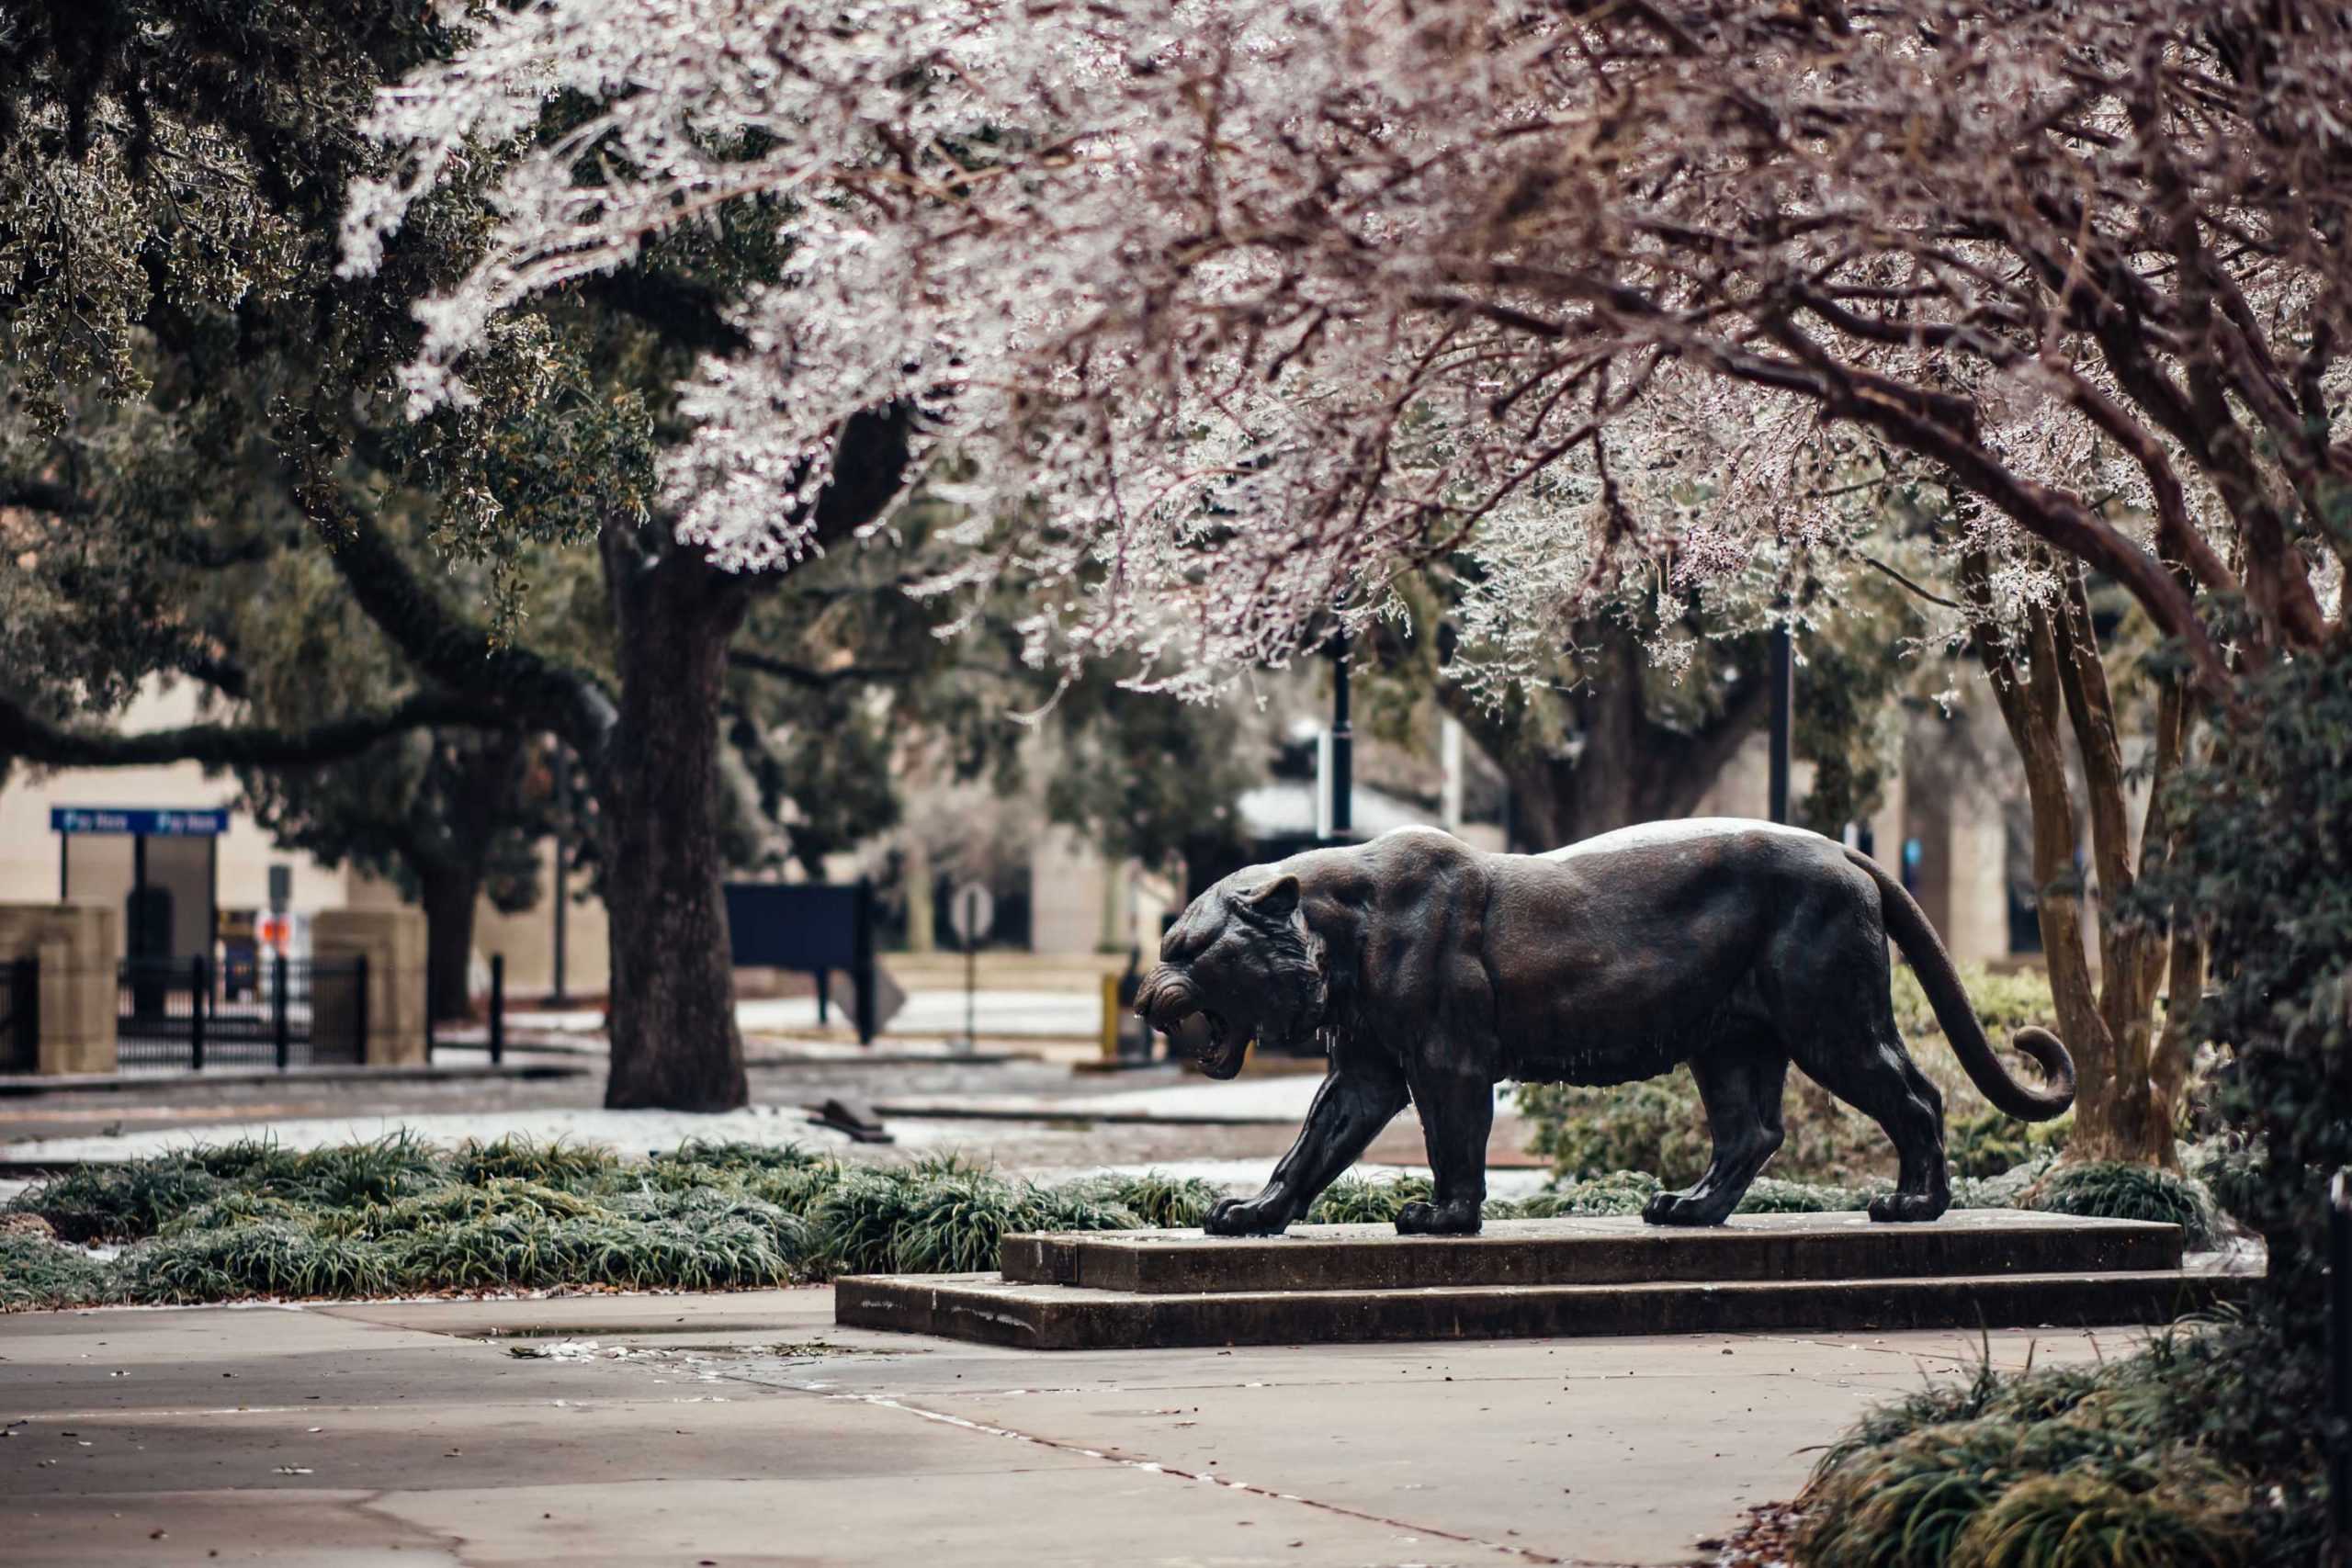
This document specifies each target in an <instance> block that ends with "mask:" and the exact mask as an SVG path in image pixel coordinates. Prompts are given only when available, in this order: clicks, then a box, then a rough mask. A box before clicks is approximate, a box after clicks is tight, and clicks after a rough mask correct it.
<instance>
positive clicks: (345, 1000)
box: [115, 955, 368, 1072]
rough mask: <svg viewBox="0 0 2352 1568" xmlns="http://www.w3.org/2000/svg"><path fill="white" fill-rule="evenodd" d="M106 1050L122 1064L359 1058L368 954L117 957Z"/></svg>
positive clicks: (363, 1052)
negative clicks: (217, 959)
mask: <svg viewBox="0 0 2352 1568" xmlns="http://www.w3.org/2000/svg"><path fill="white" fill-rule="evenodd" d="M117 990H118V992H119V997H120V1000H119V1005H118V1008H117V1012H116V1021H115V1056H116V1060H117V1061H118V1062H119V1064H120V1066H122V1067H123V1068H124V1069H125V1070H135V1069H140V1068H147V1069H153V1068H179V1069H183V1070H188V1071H198V1072H200V1071H202V1070H203V1069H204V1068H206V1067H225V1066H240V1067H271V1066H274V1067H278V1068H285V1067H292V1066H324V1065H331V1064H339V1063H350V1064H356V1063H359V1062H362V1061H364V1060H365V1059H366V1057H367V1039H368V960H367V958H366V957H365V956H364V955H362V956H358V957H353V958H279V957H276V956H265V957H262V958H259V959H256V960H250V961H243V962H233V963H226V964H216V963H214V962H213V961H212V960H211V959H209V958H202V957H197V958H171V959H159V958H126V959H124V960H122V961H121V964H120V966H119V970H118V973H117Z"/></svg>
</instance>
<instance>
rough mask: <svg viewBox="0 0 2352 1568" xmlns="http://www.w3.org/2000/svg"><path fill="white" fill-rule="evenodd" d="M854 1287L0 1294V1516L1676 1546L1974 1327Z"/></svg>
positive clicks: (819, 1538)
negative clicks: (936, 1303) (1008, 1325)
mask: <svg viewBox="0 0 2352 1568" xmlns="http://www.w3.org/2000/svg"><path fill="white" fill-rule="evenodd" d="M831 1320H832V1310H831V1292H830V1291H825V1290H802V1291H786V1292H756V1293H746V1294H741V1295H715V1296H668V1297H664V1296H585V1297H570V1298H563V1299H556V1300H536V1301H532V1300H525V1301H492V1302H433V1303H382V1304H370V1303H361V1304H353V1305H341V1306H323V1307H320V1306H313V1307H305V1308H299V1309H298V1308H284V1307H254V1308H244V1309H207V1310H187V1311H138V1310H114V1311H104V1312H90V1313H76V1314H25V1315H18V1316H12V1317H5V1318H0V1424H5V1426H6V1433H7V1437H6V1440H5V1441H0V1539H5V1540H7V1541H9V1542H10V1546H9V1548H8V1551H7V1557H8V1561H9V1562H11V1563H24V1564H28V1565H30V1564H47V1563H100V1562H104V1563H122V1562H139V1563H142V1564H143V1563H155V1564H171V1563H182V1562H188V1563H201V1562H214V1561H218V1562H275V1563H283V1564H289V1565H291V1564H297V1563H300V1564H376V1563H406V1564H412V1565H413V1564H420V1563H446V1564H467V1565H470V1568H506V1565H515V1564H532V1563H547V1564H554V1563H560V1564H563V1565H564V1568H600V1565H606V1564H624V1563H627V1564H635V1563H680V1564H696V1563H711V1564H729V1565H735V1564H752V1563H760V1564H784V1563H796V1564H797V1563H875V1564H884V1563H905V1562H937V1563H951V1562H952V1563H956V1564H959V1565H960V1564H993V1563H1003V1564H1008V1565H1011V1564H1034V1563H1071V1564H1081V1563H1085V1564H1091V1563H1100V1562H1152V1563H1217V1564H1239V1563H1261V1562H1279V1563H1329V1564H1363V1563H1404V1562H1444V1563H1456V1562H1460V1563H1493V1562H1586V1563H1663V1562H1685V1561H1689V1560H1691V1559H1692V1558H1694V1557H1699V1556H1703V1555H1704V1553H1703V1552H1702V1551H1701V1549H1700V1548H1699V1547H1698V1545H1697V1543H1698V1541H1699V1540H1702V1539H1703V1538H1708V1537H1712V1536H1714V1535H1717V1534H1720V1533H1722V1532H1723V1531H1724V1530H1725V1529H1728V1528H1729V1527H1730V1526H1731V1525H1732V1524H1733V1523H1734V1522H1735V1521H1736V1519H1737V1517H1739V1515H1740V1514H1741V1512H1742V1511H1743V1510H1744V1509H1745V1508H1747V1506H1750V1505H1752V1504H1757V1503H1761V1502H1765V1501H1768V1500H1770V1499H1774V1498H1780V1497H1786V1496H1789V1495H1792V1493H1793V1492H1794V1491H1795V1490H1796V1489H1797V1487H1798V1486H1799V1485H1800V1484H1801V1483H1802V1482H1803V1479H1804V1472H1805V1470H1806V1468H1807V1466H1808V1464H1809V1463H1810V1459H1809V1456H1808V1455H1806V1454H1804V1452H1802V1451H1800V1450H1804V1449H1806V1448H1808V1447H1810V1446H1812V1445H1815V1444H1819V1443H1823V1442H1826V1441H1827V1440H1829V1439H1830V1438H1833V1437H1835V1436H1836V1435H1837V1434H1838V1431H1839V1430H1840V1429H1842V1428H1843V1427H1845V1425H1846V1424H1847V1423H1848V1422H1849V1421H1850V1420H1851V1419H1852V1417H1853V1416H1855V1414H1856V1413H1857V1412H1859V1411H1860V1409H1861V1408H1862V1407H1863V1406H1864V1405H1865V1404H1869V1403H1871V1402H1872V1401H1875V1400H1880V1399H1883V1398H1886V1397H1888V1396H1890V1395H1893V1394H1896V1393H1901V1392H1903V1391H1905V1390H1906V1389H1909V1388H1913V1387H1916V1386H1917V1383H1918V1382H1919V1380H1920V1377H1921V1376H1922V1372H1923V1371H1929V1372H1937V1373H1959V1372H1961V1371H1964V1370H1965V1369H1966V1368H1967V1367H1968V1366H1969V1365H1970V1364H1972V1363H1973V1359H1974V1358H1975V1356H1976V1355H1977V1354H1978V1353H1979V1341H1978V1339H1977V1337H1975V1336H1973V1335H1959V1334H1917V1335H1887V1336H1883V1337H1863V1338H1841V1337H1829V1336H1823V1337H1800V1336H1769V1335H1767V1336H1738V1337H1724V1336H1714V1337H1689V1338H1676V1339H1665V1338H1654V1339H1641V1338H1634V1339H1614V1340H1578V1341H1558V1340H1554V1341H1540V1340H1539V1341H1521V1342H1516V1343H1496V1344H1475V1345H1462V1344H1448V1345H1442V1346H1356V1347H1307V1348H1279V1347H1277V1348H1264V1349H1248V1350H1230V1351H1218V1350H1206V1349H1204V1350H1175V1351H1119V1352H1107V1353H1093V1354H1081V1353H1070V1354H1061V1355H1052V1356H1043V1355H1032V1354H1024V1353H1022V1352H1017V1351H1007V1350H995V1349H989V1348H982V1347H978V1346H971V1345H963V1344H954V1343H949V1342H946V1341H941V1340H923V1339H910V1338H904V1337H895V1336H886V1335H876V1334H864V1333H858V1332H854V1331H847V1330H838V1329H835V1328H834V1327H833V1326H832V1321H831ZM2130 1340H2131V1336H2130V1335H2128V1334H2126V1333H2124V1332H2121V1331H2117V1332H2113V1333H2102V1334H2101V1335H2099V1336H2098V1339H2097V1341H2096V1343H2095V1341H2094V1339H2093V1337H2091V1336H2089V1335H2086V1334H2084V1333H2082V1332H2079V1331H2051V1332H2049V1333H2047V1334H2045V1335H2041V1336H2035V1335H2030V1334H2028V1333H2024V1332H2006V1333H1996V1334H1995V1335H1993V1336H1992V1337H1991V1339H1990V1341H1989V1343H1990V1348H1991V1350H1992V1353H1993V1355H1994V1357H1995V1359H1996V1360H1997V1361H1999V1362H2000V1363H2002V1364H2004V1365H2010V1366H2014V1365H2017V1364H2018V1363H2020V1362H2022V1361H2023V1360H2024V1359H2025V1358H2026V1356H2027V1355H2028V1353H2029V1349H2031V1350H2032V1353H2033V1354H2034V1356H2035V1359H2036V1360H2037V1361H2038V1362H2040V1363H2043V1364H2046V1363H2048V1362H2051V1361H2052V1360H2057V1361H2070V1360H2079V1359H2088V1358H2090V1357H2092V1356H2093V1355H2095V1354H2098V1353H2101V1352H2102V1351H2103V1352H2104V1353H2105V1354H2107V1355H2109V1356H2112V1355H2115V1354H2118V1353H2120V1352H2121V1351H2122V1350H2124V1349H2125V1348H2127V1347H2128V1344H2129V1342H2130ZM518 1349H519V1350H523V1351H526V1352H531V1353H530V1354H526V1355H522V1356H518V1355H516V1354H515V1351H516V1350H518ZM216 1554H217V1555H216Z"/></svg>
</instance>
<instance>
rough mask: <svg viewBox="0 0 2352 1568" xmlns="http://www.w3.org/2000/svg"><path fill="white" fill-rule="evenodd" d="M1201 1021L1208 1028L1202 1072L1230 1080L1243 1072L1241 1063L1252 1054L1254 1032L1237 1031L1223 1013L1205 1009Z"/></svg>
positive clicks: (1201, 1058)
mask: <svg viewBox="0 0 2352 1568" xmlns="http://www.w3.org/2000/svg"><path fill="white" fill-rule="evenodd" d="M1201 1021H1202V1022H1203V1023H1204V1024H1205V1025H1207V1028H1208V1043H1206V1044H1204V1045H1203V1046H1202V1047H1201V1052H1200V1064H1201V1071H1203V1072H1204V1073H1206V1074H1207V1075H1208V1076H1209V1077H1213V1078H1229V1077H1233V1075H1234V1074H1236V1073H1238V1072H1239V1071H1240V1070H1241V1063H1242V1060H1243V1058H1245V1057H1246V1056H1247V1055H1249V1053H1250V1035H1251V1034H1253V1033H1254V1032H1255V1031H1253V1030H1236V1029H1234V1028H1233V1026H1232V1025H1231V1024H1229V1023H1227V1021H1226V1017H1225V1015H1224V1014H1223V1013H1221V1012H1216V1011H1214V1010H1209V1009H1205V1008H1204V1009H1203V1010H1202V1011H1201Z"/></svg>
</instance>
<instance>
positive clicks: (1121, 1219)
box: [988, 1181, 1144, 1269]
mask: <svg viewBox="0 0 2352 1568" xmlns="http://www.w3.org/2000/svg"><path fill="white" fill-rule="evenodd" d="M1012 1228H1013V1229H1014V1230H1016V1231H1132V1230H1141V1229H1143V1228H1144V1219H1143V1216H1142V1215H1140V1214H1138V1213H1136V1212H1135V1211H1134V1210H1133V1209H1130V1208H1128V1207H1127V1206H1126V1205H1125V1204H1124V1203H1122V1202H1120V1201H1119V1199H1118V1192H1117V1190H1116V1189H1115V1188H1111V1189H1105V1188H1104V1187H1103V1185H1102V1184H1101V1183H1100V1182H1093V1181H1070V1182H1063V1183H1060V1184H1058V1185H1056V1186H1050V1187H1046V1186H1038V1185H1036V1184H1034V1183H1029V1182H1024V1183H1023V1184H1022V1188H1021V1209H1020V1213H1017V1214H1016V1215H1014V1217H1013V1226H1012ZM988 1267H989V1268H990V1269H993V1268H995V1267H996V1260H995V1259H994V1258H990V1259H989V1263H988Z"/></svg>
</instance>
